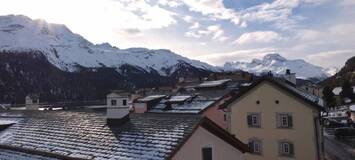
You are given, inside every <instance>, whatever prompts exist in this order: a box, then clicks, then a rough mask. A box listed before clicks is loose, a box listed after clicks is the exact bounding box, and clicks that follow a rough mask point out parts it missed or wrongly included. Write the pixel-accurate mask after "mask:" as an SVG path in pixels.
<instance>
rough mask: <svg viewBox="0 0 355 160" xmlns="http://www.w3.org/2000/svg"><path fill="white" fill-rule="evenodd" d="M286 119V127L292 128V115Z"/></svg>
mask: <svg viewBox="0 0 355 160" xmlns="http://www.w3.org/2000/svg"><path fill="white" fill-rule="evenodd" d="M287 118H288V127H289V128H292V127H293V122H292V115H288V116H287Z"/></svg>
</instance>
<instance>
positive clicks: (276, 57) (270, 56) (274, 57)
mask: <svg viewBox="0 0 355 160" xmlns="http://www.w3.org/2000/svg"><path fill="white" fill-rule="evenodd" d="M267 60H277V61H286V60H287V59H286V58H284V57H282V56H281V55H280V54H278V53H270V54H267V55H265V56H264V57H263V61H267Z"/></svg>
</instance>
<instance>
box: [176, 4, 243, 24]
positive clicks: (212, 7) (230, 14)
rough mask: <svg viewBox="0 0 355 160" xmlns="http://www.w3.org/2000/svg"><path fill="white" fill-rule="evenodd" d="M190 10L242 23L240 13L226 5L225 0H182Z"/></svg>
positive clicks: (210, 16) (212, 17) (214, 17)
mask: <svg viewBox="0 0 355 160" xmlns="http://www.w3.org/2000/svg"><path fill="white" fill-rule="evenodd" d="M182 1H183V2H184V4H185V5H186V6H188V7H189V10H190V11H194V12H197V13H201V14H202V15H204V16H208V17H209V18H211V19H218V20H229V21H231V22H232V23H234V24H236V25H239V24H240V15H239V13H238V12H236V11H234V10H233V9H228V8H226V7H225V6H224V3H223V0H182Z"/></svg>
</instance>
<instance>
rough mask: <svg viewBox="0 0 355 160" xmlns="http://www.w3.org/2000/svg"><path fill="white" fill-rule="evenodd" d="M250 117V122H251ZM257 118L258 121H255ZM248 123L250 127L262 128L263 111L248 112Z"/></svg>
mask: <svg viewBox="0 0 355 160" xmlns="http://www.w3.org/2000/svg"><path fill="white" fill-rule="evenodd" d="M249 117H250V123H249ZM254 120H256V122H255V121H254ZM247 125H248V127H249V128H261V113H255V112H253V113H248V114H247Z"/></svg>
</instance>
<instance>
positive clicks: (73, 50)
mask: <svg viewBox="0 0 355 160" xmlns="http://www.w3.org/2000/svg"><path fill="white" fill-rule="evenodd" d="M0 37H1V38H0V50H7V51H14V52H16V51H23V50H35V51H40V52H41V53H42V54H43V55H44V56H46V57H47V59H48V60H49V62H51V63H52V64H53V65H55V66H56V67H58V68H60V69H62V70H64V71H76V68H77V66H81V67H88V68H95V67H101V66H107V67H114V68H119V67H120V66H122V65H124V64H129V65H131V66H136V67H139V68H142V69H145V70H151V69H154V70H155V71H157V72H158V73H159V74H161V75H166V68H175V66H176V64H179V63H180V62H181V61H184V62H186V63H188V64H190V65H191V66H193V67H196V68H199V69H203V70H210V71H216V70H218V69H217V68H216V67H214V66H211V65H209V64H207V63H203V62H200V61H196V60H191V59H188V58H186V57H183V56H181V55H178V54H176V53H174V52H171V51H170V50H162V49H160V50H150V49H147V48H128V49H119V48H117V47H113V46H111V45H110V44H108V43H103V44H96V45H95V44H93V43H91V42H89V41H87V40H86V39H85V38H84V37H82V36H80V35H79V34H75V33H73V32H71V31H70V30H69V29H68V28H67V27H66V26H65V25H62V24H52V23H47V22H46V21H44V20H32V19H30V18H29V17H26V16H23V15H8V16H0Z"/></svg>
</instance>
